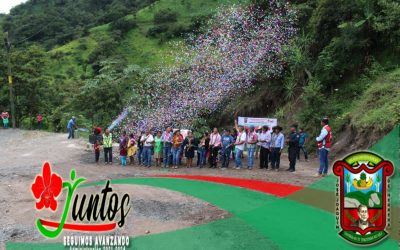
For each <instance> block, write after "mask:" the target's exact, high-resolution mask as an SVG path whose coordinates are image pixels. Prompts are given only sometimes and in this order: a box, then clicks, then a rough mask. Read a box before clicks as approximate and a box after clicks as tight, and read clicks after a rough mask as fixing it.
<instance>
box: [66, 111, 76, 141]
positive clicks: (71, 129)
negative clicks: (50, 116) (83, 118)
mask: <svg viewBox="0 0 400 250" xmlns="http://www.w3.org/2000/svg"><path fill="white" fill-rule="evenodd" d="M75 128H76V124H75V116H73V117H72V118H71V119H70V120H69V121H68V124H67V130H68V139H74V138H75Z"/></svg>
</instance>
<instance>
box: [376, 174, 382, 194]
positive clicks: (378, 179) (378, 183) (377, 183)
mask: <svg viewBox="0 0 400 250" xmlns="http://www.w3.org/2000/svg"><path fill="white" fill-rule="evenodd" d="M375 181H376V183H375V186H376V192H380V188H379V187H380V185H381V176H380V174H379V173H378V174H377V175H376V179H375Z"/></svg>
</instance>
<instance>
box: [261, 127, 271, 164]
mask: <svg viewBox="0 0 400 250" xmlns="http://www.w3.org/2000/svg"><path fill="white" fill-rule="evenodd" d="M268 129H269V128H268V126H263V127H262V131H261V133H260V137H259V138H258V141H259V143H260V146H261V148H260V169H264V168H265V169H268V161H269V157H270V151H269V148H270V144H271V133H270V131H268Z"/></svg>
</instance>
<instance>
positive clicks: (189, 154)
mask: <svg viewBox="0 0 400 250" xmlns="http://www.w3.org/2000/svg"><path fill="white" fill-rule="evenodd" d="M183 148H184V151H185V157H186V167H187V168H191V167H192V166H193V158H194V151H195V150H196V148H197V142H196V138H194V137H193V133H192V132H191V131H189V133H188V135H187V136H186V138H185V140H184V141H183Z"/></svg>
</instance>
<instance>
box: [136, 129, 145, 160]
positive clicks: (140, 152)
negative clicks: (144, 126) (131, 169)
mask: <svg viewBox="0 0 400 250" xmlns="http://www.w3.org/2000/svg"><path fill="white" fill-rule="evenodd" d="M143 135H144V131H142V132H141V133H139V134H138V139H137V148H138V152H137V157H138V162H139V165H140V166H141V165H142V163H143V161H142V160H143V142H142V141H141V139H142V136H143Z"/></svg>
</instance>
